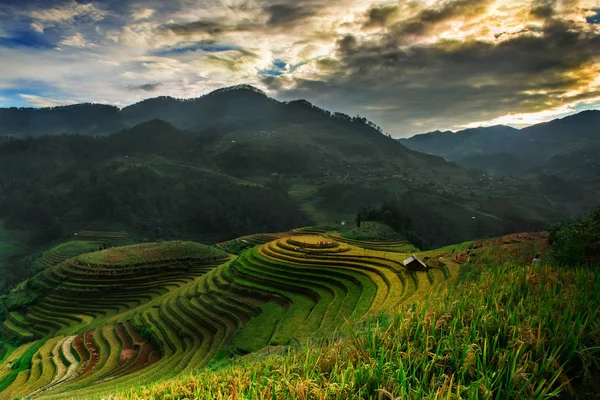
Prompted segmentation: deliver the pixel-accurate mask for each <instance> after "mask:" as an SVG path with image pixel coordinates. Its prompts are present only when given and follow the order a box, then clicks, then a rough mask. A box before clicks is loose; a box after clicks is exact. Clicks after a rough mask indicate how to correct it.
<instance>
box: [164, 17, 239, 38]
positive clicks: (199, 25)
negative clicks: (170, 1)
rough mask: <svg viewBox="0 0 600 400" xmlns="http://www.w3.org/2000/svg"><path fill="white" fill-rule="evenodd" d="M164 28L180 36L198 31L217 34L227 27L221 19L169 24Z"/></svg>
mask: <svg viewBox="0 0 600 400" xmlns="http://www.w3.org/2000/svg"><path fill="white" fill-rule="evenodd" d="M162 29H168V30H170V31H171V32H173V33H174V34H176V35H179V36H191V35H194V34H197V33H207V34H210V35H216V34H219V33H222V32H223V31H225V30H226V29H227V28H226V27H225V26H224V25H223V24H222V23H221V22H219V21H213V20H201V21H194V22H190V23H187V24H167V25H164V26H163V28H162Z"/></svg>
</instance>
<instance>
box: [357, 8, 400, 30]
mask: <svg viewBox="0 0 600 400" xmlns="http://www.w3.org/2000/svg"><path fill="white" fill-rule="evenodd" d="M398 10H399V7H398V6H397V5H385V6H380V7H371V8H369V10H368V11H367V22H366V23H365V27H374V26H387V25H388V24H389V23H390V20H391V19H392V18H393V17H394V16H396V15H397V14H398Z"/></svg>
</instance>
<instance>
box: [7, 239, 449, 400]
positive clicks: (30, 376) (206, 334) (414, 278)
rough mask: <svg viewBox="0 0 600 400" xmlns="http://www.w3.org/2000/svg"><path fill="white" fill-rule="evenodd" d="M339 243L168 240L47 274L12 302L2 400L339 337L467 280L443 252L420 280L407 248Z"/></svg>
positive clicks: (94, 391)
mask: <svg viewBox="0 0 600 400" xmlns="http://www.w3.org/2000/svg"><path fill="white" fill-rule="evenodd" d="M338 239H342V238H340V237H338V236H336V235H335V234H333V233H332V234H331V235H323V234H318V233H317V231H297V232H294V234H292V235H283V236H281V237H280V238H279V239H275V240H273V241H270V242H267V243H265V244H264V245H261V246H257V247H254V248H252V249H250V250H247V251H246V252H244V253H242V254H241V255H240V256H239V257H236V256H232V255H228V254H227V253H224V252H223V251H221V250H217V249H216V248H214V247H207V246H203V245H199V244H195V243H189V242H163V243H156V244H144V245H135V246H128V247H117V248H113V249H109V250H103V251H100V252H95V253H87V254H84V255H82V256H77V257H75V258H72V259H69V260H67V261H64V262H62V263H60V264H57V265H55V266H52V267H49V268H48V269H46V270H44V271H43V272H41V273H40V274H38V275H36V276H35V277H33V278H31V279H30V280H28V281H25V282H24V283H22V284H21V285H19V287H18V288H17V289H16V290H13V291H12V292H11V293H10V294H9V296H8V297H7V298H6V301H5V305H6V307H7V308H6V315H5V321H4V323H3V326H2V330H3V335H2V337H3V353H4V355H3V356H2V364H1V365H0V388H1V389H2V395H1V396H0V398H13V397H20V396H25V395H29V396H33V398H52V399H58V398H73V397H75V398H88V397H96V396H100V395H106V394H107V393H108V392H111V391H115V390H118V389H123V390H128V389H129V387H131V386H135V385H139V384H140V383H142V382H143V383H151V382H154V381H157V380H163V379H167V378H173V377H176V376H178V375H179V374H182V373H184V374H185V373H189V372H193V371H197V370H198V368H200V367H202V366H205V365H206V364H207V363H208V362H209V361H211V360H212V359H214V358H215V357H217V358H222V357H224V356H226V355H235V354H246V353H249V352H254V351H257V350H260V349H262V348H264V347H265V346H285V345H288V344H289V343H290V342H292V341H298V340H306V339H308V338H309V337H311V336H312V335H314V333H316V332H321V333H323V334H326V333H328V332H332V331H333V330H334V329H335V328H336V327H338V326H340V325H341V324H342V323H344V321H346V320H360V319H361V318H362V317H364V316H366V315H370V314H373V313H376V312H381V311H384V310H390V309H393V308H395V307H396V306H397V305H399V304H401V303H403V302H406V301H408V300H412V299H419V298H421V297H423V296H424V295H425V294H426V293H427V292H428V291H429V290H430V288H432V287H436V286H437V285H439V284H440V283H442V282H445V281H448V282H451V281H454V280H455V279H456V277H457V274H458V264H457V263H456V261H453V260H451V259H448V260H445V261H442V260H443V259H440V260H438V258H439V256H440V254H441V253H440V252H435V251H433V252H427V253H422V255H423V256H425V257H426V259H432V260H434V259H435V262H434V263H433V264H432V267H431V268H430V269H429V270H428V271H427V272H410V271H407V270H406V269H405V268H404V266H403V265H402V260H403V259H404V258H406V257H407V256H408V254H407V253H398V252H396V250H394V248H395V247H397V246H398V242H390V243H389V244H387V245H386V242H381V243H379V244H378V245H379V248H378V249H377V250H373V249H372V246H370V245H369V243H368V242H367V243H366V246H367V247H369V248H370V249H367V248H361V247H360V246H361V242H360V241H356V240H353V241H350V242H348V243H347V242H346V241H341V240H338ZM350 243H352V244H350ZM386 246H389V250H387V249H386ZM82 295H85V298H86V301H85V302H80V301H78V300H77V299H78V298H79V297H80V296H82Z"/></svg>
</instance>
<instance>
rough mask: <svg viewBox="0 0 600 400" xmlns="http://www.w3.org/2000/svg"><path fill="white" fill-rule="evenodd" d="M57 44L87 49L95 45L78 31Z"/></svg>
mask: <svg viewBox="0 0 600 400" xmlns="http://www.w3.org/2000/svg"><path fill="white" fill-rule="evenodd" d="M59 44H61V45H63V46H70V47H77V48H79V49H88V48H91V47H95V46H96V45H95V44H93V43H90V42H88V41H87V40H86V39H85V38H84V37H83V35H82V34H81V33H80V32H77V33H76V34H74V35H73V36H69V37H68V38H65V39H63V40H61V41H60V42H59Z"/></svg>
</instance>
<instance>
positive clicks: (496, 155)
mask: <svg viewBox="0 0 600 400" xmlns="http://www.w3.org/2000/svg"><path fill="white" fill-rule="evenodd" d="M399 141H400V143H402V144H403V145H405V146H407V147H409V148H411V149H413V150H417V151H421V152H424V153H427V154H432V155H437V156H440V157H444V158H445V159H446V160H448V161H453V162H456V163H457V164H459V165H460V166H462V167H465V168H471V169H478V170H481V171H485V172H487V173H489V174H491V175H493V176H497V177H499V176H508V175H513V176H520V177H521V178H524V179H526V180H528V181H529V182H530V183H531V184H534V185H539V186H540V187H543V188H546V189H548V190H549V191H550V192H553V193H550V192H548V191H547V190H544V192H545V193H546V194H548V195H549V196H550V197H551V198H554V199H557V196H556V195H558V194H560V196H559V197H562V199H563V200H566V199H568V200H567V202H568V203H570V206H569V208H570V209H572V210H573V209H574V208H577V205H581V204H583V203H585V204H586V205H594V204H595V203H596V202H597V200H596V199H597V196H598V194H599V193H600V174H598V172H597V170H596V169H597V168H600V151H599V150H600V111H597V110H591V111H584V112H581V113H579V114H575V115H572V116H569V117H565V118H562V119H557V120H553V121H550V122H546V123H543V124H538V125H534V126H530V127H528V128H524V129H521V130H517V129H514V128H511V127H506V126H494V127H488V128H475V129H467V130H464V131H459V132H439V131H436V132H431V133H427V134H422V135H416V136H414V137H412V138H409V139H400V140H399ZM549 182H552V184H549ZM567 187H568V188H569V190H568V192H567V193H565V188H567ZM569 197H570V199H569ZM588 208H589V207H588Z"/></svg>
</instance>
